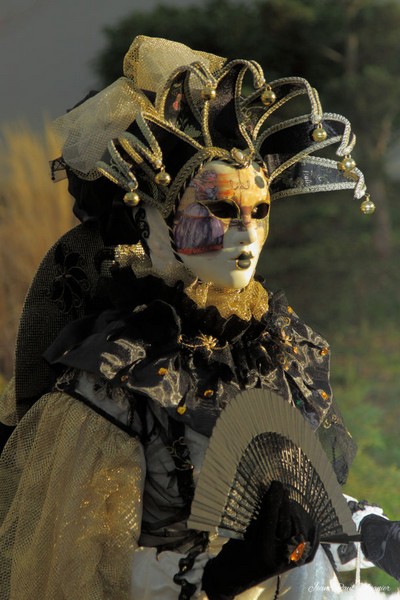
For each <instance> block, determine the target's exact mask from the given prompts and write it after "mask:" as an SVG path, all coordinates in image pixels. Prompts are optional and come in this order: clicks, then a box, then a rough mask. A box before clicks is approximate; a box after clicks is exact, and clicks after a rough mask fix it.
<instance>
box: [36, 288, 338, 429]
mask: <svg viewBox="0 0 400 600" xmlns="http://www.w3.org/2000/svg"><path fill="white" fill-rule="evenodd" d="M135 292H136V302H135V307H134V308H133V309H132V305H129V298H128V297H127V296H124V297H123V305H120V306H118V307H117V306H116V307H115V308H114V309H110V310H106V311H104V312H102V313H101V314H100V315H94V316H91V317H85V318H83V319H80V320H77V321H75V322H73V323H72V324H71V325H69V326H68V327H67V328H66V329H64V330H63V331H62V332H61V334H60V336H59V337H58V338H57V340H56V341H55V342H54V343H53V344H52V346H51V347H50V348H49V349H48V350H47V352H46V354H45V358H46V359H47V360H48V362H49V363H50V364H52V365H55V366H56V365H58V366H59V367H60V366H61V367H62V368H65V367H67V368H73V369H80V370H84V371H87V372H89V373H92V374H94V375H96V376H98V377H99V378H100V379H102V380H103V381H106V382H107V383H108V384H109V385H111V386H116V387H121V388H123V389H124V390H126V392H127V393H129V394H130V395H131V397H132V398H138V397H141V398H143V397H145V398H147V399H148V401H149V402H150V403H153V405H154V407H155V408H156V409H157V407H158V409H159V408H162V409H165V410H166V411H167V412H168V414H170V416H171V417H172V418H175V419H178V420H182V421H183V422H184V423H186V424H188V425H190V426H191V427H192V428H193V429H195V430H196V431H198V432H200V433H203V434H205V435H210V434H211V432H212V429H213V426H214V424H215V421H216V419H217V418H218V416H219V414H220V412H221V410H222V409H223V407H224V406H225V405H226V403H227V402H229V399H230V398H232V397H233V396H235V395H236V394H237V393H238V392H239V391H240V390H244V389H250V388H253V387H261V388H262V387H265V388H269V389H273V390H274V391H277V392H278V393H279V394H281V395H282V396H283V398H285V399H286V400H288V401H290V402H291V403H293V404H295V405H296V406H297V407H298V408H299V410H301V411H302V412H303V414H304V415H305V417H306V418H307V420H308V421H309V422H310V423H311V425H312V426H313V427H314V428H316V427H318V425H319V424H320V423H321V420H322V419H323V418H324V416H325V414H326V413H327V410H328V409H329V406H330V400H331V390H330V387H329V381H328V373H329V356H328V352H327V350H326V349H327V345H326V342H325V340H323V338H321V337H320V336H318V334H316V333H314V332H313V331H312V330H311V329H310V328H309V327H308V326H306V325H305V324H304V323H302V322H301V321H300V320H299V319H298V318H297V316H296V315H294V313H293V312H292V311H291V309H290V307H288V304H287V301H286V298H285V296H284V294H283V293H278V294H275V295H272V294H270V307H269V310H268V311H267V313H266V314H264V315H263V316H262V318H261V319H260V320H257V319H254V318H252V319H251V320H249V321H245V320H243V319H240V318H239V317H238V316H237V315H231V316H230V317H228V318H226V319H225V318H223V317H221V315H220V314H219V312H218V311H217V310H216V309H215V307H207V308H203V309H199V308H198V307H197V306H196V304H195V303H194V302H193V301H192V300H191V299H190V298H188V296H186V295H185V294H184V293H183V291H182V289H179V286H175V288H168V286H165V285H164V284H163V283H162V282H160V281H155V280H149V281H147V282H144V281H142V282H141V284H140V285H139V286H136V288H135ZM155 293H156V294H157V295H156V298H157V299H154V294H155Z"/></svg>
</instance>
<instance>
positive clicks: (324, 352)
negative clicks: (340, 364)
mask: <svg viewBox="0 0 400 600" xmlns="http://www.w3.org/2000/svg"><path fill="white" fill-rule="evenodd" d="M327 354H329V348H322V350H320V355H321V356H326V355H327Z"/></svg>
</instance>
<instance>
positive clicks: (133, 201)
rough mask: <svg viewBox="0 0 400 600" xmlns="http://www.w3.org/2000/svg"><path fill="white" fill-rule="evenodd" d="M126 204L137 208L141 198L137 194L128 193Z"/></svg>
mask: <svg viewBox="0 0 400 600" xmlns="http://www.w3.org/2000/svg"><path fill="white" fill-rule="evenodd" d="M124 202H125V204H126V205H127V206H131V207H134V206H137V205H138V204H139V202H140V196H139V194H137V193H136V192H127V193H126V194H125V196H124Z"/></svg>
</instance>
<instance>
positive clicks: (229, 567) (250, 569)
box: [202, 481, 319, 600]
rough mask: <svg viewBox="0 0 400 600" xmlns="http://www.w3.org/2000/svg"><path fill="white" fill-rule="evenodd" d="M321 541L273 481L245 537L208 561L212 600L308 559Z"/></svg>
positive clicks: (315, 528)
mask: <svg viewBox="0 0 400 600" xmlns="http://www.w3.org/2000/svg"><path fill="white" fill-rule="evenodd" d="M318 542H319V526H318V525H316V524H315V523H313V522H312V520H311V517H310V516H309V514H308V513H307V512H306V511H305V510H304V509H303V508H302V507H301V506H300V505H299V504H298V503H297V502H295V501H293V500H290V499H289V495H288V492H287V491H286V490H285V489H284V487H283V485H282V484H281V483H280V482H278V481H273V482H272V483H271V485H270V487H269V489H268V492H267V493H266V495H265V496H264V499H263V501H262V504H261V507H260V512H259V514H258V516H257V517H256V518H255V519H253V521H252V522H251V523H250V525H249V526H248V528H247V531H246V533H245V537H244V540H233V539H232V540H229V541H228V542H227V543H226V544H225V545H224V546H223V548H222V550H221V552H220V553H219V554H218V555H217V556H216V557H215V558H213V559H211V560H209V561H208V562H207V564H206V567H205V569H204V574H203V581H202V587H203V590H204V591H205V592H206V594H207V596H208V598H209V600H231V599H232V598H234V597H235V596H236V595H237V594H240V593H241V592H244V591H245V590H248V589H249V588H251V587H253V586H254V585H257V584H258V583H260V582H261V581H264V580H265V579H268V578H269V577H272V576H274V575H277V574H279V573H284V572H285V571H288V570H289V569H292V568H294V567H296V566H298V565H302V564H304V563H307V562H310V561H311V560H312V559H313V558H314V555H315V552H316V550H317V547H318Z"/></svg>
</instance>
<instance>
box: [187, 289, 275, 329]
mask: <svg viewBox="0 0 400 600" xmlns="http://www.w3.org/2000/svg"><path fill="white" fill-rule="evenodd" d="M184 291H185V294H186V295H187V296H188V297H189V298H190V299H191V300H193V302H195V303H196V304H197V306H198V307H199V308H206V307H208V306H215V308H216V309H217V310H218V312H219V314H220V315H221V317H223V318H224V319H227V318H228V317H231V316H232V315H237V316H238V317H239V318H240V319H243V321H250V319H251V318H252V317H254V318H255V319H258V320H260V319H261V317H262V316H263V315H264V314H265V313H266V312H267V310H268V293H267V291H266V290H265V289H264V288H263V286H262V285H261V284H260V283H258V281H254V279H253V280H252V281H250V283H249V285H248V286H247V287H246V288H244V289H243V290H235V289H221V288H216V287H214V286H213V285H211V284H210V283H201V282H199V281H198V280H196V281H194V282H193V283H191V284H190V285H188V286H187V287H186V288H185V290H184Z"/></svg>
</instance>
